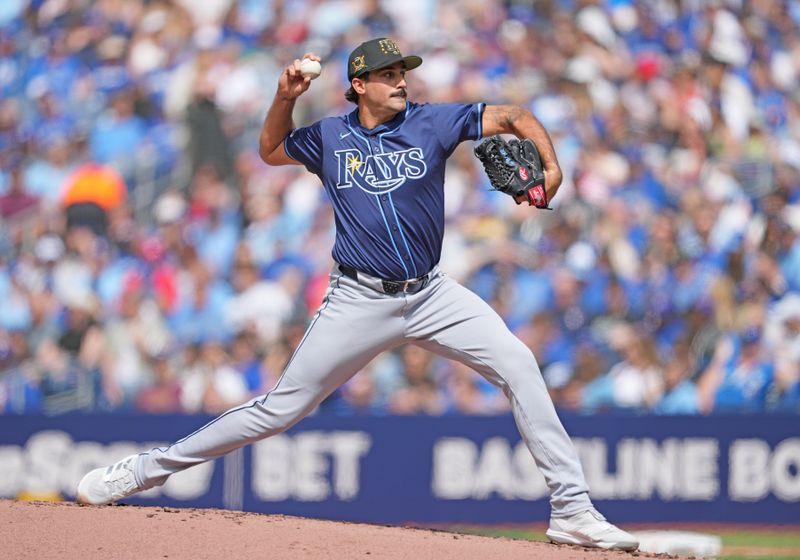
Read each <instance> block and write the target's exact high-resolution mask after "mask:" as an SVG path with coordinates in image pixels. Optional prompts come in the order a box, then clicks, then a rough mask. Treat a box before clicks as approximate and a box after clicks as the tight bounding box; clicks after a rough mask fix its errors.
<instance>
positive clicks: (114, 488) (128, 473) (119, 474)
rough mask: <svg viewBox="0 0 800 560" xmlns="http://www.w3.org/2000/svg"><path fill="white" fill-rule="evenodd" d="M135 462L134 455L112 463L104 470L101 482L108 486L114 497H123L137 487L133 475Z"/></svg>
mask: <svg viewBox="0 0 800 560" xmlns="http://www.w3.org/2000/svg"><path fill="white" fill-rule="evenodd" d="M135 461H136V456H135V455H134V456H132V457H128V458H127V459H123V460H122V461H119V462H117V463H114V464H113V465H111V466H110V467H108V469H107V470H106V473H105V476H104V477H103V482H105V483H106V485H108V486H109V488H110V490H111V492H112V494H113V495H114V496H115V497H124V496H125V495H127V494H128V493H130V491H131V490H134V489H136V488H137V487H138V485H137V484H136V477H135V476H134V474H133V464H134V462H135Z"/></svg>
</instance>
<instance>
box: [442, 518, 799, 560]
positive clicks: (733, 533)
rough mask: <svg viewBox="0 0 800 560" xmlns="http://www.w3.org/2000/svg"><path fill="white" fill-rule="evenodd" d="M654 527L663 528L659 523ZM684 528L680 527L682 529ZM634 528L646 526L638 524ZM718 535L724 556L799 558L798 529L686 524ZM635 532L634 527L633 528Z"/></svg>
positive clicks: (517, 531)
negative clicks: (740, 527)
mask: <svg viewBox="0 0 800 560" xmlns="http://www.w3.org/2000/svg"><path fill="white" fill-rule="evenodd" d="M658 529H664V527H663V526H661V527H658ZM683 529H684V528H681V530H683ZM448 530H451V531H455V532H459V533H467V534H472V535H485V536H491V537H507V538H510V539H524V540H533V541H546V540H547V537H546V536H545V534H544V532H543V531H535V530H530V529H524V528H511V527H450V528H449V529H448ZM638 530H646V528H644V527H639V528H638ZM686 530H688V531H698V532H702V533H709V534H713V535H719V536H720V537H721V538H722V549H723V550H722V555H720V556H719V558H721V559H725V560H767V559H769V560H800V529H799V528H786V529H739V528H735V527H732V528H726V527H720V526H714V527H703V526H695V527H692V528H686ZM634 532H635V530H634Z"/></svg>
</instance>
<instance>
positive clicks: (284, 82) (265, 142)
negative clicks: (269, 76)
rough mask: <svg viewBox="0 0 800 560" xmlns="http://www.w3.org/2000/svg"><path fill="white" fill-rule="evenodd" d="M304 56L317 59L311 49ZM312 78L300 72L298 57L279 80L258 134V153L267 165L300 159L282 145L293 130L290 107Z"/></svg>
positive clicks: (293, 161) (297, 162)
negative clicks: (289, 154) (287, 152)
mask: <svg viewBox="0 0 800 560" xmlns="http://www.w3.org/2000/svg"><path fill="white" fill-rule="evenodd" d="M303 58H310V59H311V60H316V61H319V60H320V58H319V57H318V56H317V55H315V54H314V53H306V54H304V55H303ZM309 84H311V78H304V77H303V76H302V75H301V74H300V60H295V61H294V62H293V63H292V64H291V65H289V66H287V67H286V69H285V70H284V71H283V73H282V74H281V77H280V79H279V80H278V91H277V92H275V99H273V100H272V106H270V108H269V111H267V116H266V118H265V119H264V125H263V126H262V127H261V135H260V137H259V145H258V155H260V156H261V159H262V160H264V162H266V163H267V164H269V165H300V162H299V161H297V160H295V159H293V158H291V157H289V156H288V155H287V154H286V150H284V147H283V140H284V139H285V138H286V135H287V134H289V133H290V132H291V131H292V130H294V122H293V121H292V111H293V110H294V104H295V102H296V101H297V98H298V97H300V95H302V94H303V92H305V91H306V90H307V89H308V86H309Z"/></svg>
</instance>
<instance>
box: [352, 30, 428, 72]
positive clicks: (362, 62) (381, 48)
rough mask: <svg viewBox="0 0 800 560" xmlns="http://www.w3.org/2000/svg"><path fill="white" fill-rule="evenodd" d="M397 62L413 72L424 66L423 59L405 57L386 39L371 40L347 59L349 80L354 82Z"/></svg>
mask: <svg viewBox="0 0 800 560" xmlns="http://www.w3.org/2000/svg"><path fill="white" fill-rule="evenodd" d="M395 62H402V63H403V64H405V66H406V70H413V69H414V68H416V67H417V66H419V65H420V64H422V59H421V58H420V57H418V56H414V55H411V56H403V54H402V53H401V52H400V49H399V48H398V47H397V44H396V43H395V42H394V41H392V40H391V39H387V38H386V37H381V38H378V39H370V40H369V41H366V42H364V43H361V44H360V45H358V46H357V47H356V48H355V49H354V50H353V52H351V53H350V56H349V57H348V58H347V79H348V81H352V80H353V78H358V77H359V76H363V75H364V74H366V73H367V72H371V71H373V70H378V69H379V68H386V67H387V66H391V65H392V64H394V63H395Z"/></svg>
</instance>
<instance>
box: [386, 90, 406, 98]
mask: <svg viewBox="0 0 800 560" xmlns="http://www.w3.org/2000/svg"><path fill="white" fill-rule="evenodd" d="M407 96H408V93H407V92H406V90H404V89H401V90H399V91H396V92H394V93H393V94H392V95H390V96H389V97H407Z"/></svg>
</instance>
